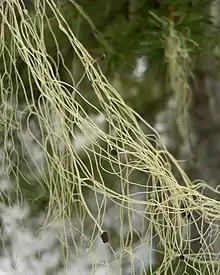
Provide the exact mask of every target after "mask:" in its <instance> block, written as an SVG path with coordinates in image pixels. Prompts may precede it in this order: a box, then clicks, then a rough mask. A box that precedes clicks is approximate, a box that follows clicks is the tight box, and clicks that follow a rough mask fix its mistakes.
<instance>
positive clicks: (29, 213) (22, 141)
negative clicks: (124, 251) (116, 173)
mask: <svg viewBox="0 0 220 275" xmlns="http://www.w3.org/2000/svg"><path fill="white" fill-rule="evenodd" d="M14 2H15V1H11V0H6V1H2V3H1V5H0V10H1V11H0V17H1V18H0V22H1V31H0V36H1V41H4V43H3V42H0V45H1V53H0V77H1V99H0V102H1V114H0V115H1V117H0V119H1V121H0V130H1V135H0V141H1V145H0V146H1V159H0V161H1V166H0V172H1V174H0V188H1V198H2V204H1V209H0V210H1V215H0V216H1V238H2V249H1V253H0V262H1V264H0V275H3V274H10V275H11V274H30V275H32V274H33V275H34V274H38V275H41V274H42V275H44V274H45V275H46V274H47V275H49V274H60V275H61V274H74V275H77V274H80V275H83V274H96V275H102V274H144V271H145V272H147V271H148V272H151V273H146V274H153V272H154V271H155V270H156V269H157V267H158V265H159V263H160V261H161V258H160V256H158V255H157V254H156V253H154V251H156V248H155V243H153V242H150V243H151V245H146V244H145V245H144V244H143V245H140V240H139V238H138V237H137V236H138V234H137V236H136V239H135V237H134V240H133V243H132V244H131V246H132V247H133V248H134V249H135V250H134V251H135V252H133V253H134V255H135V256H134V255H133V256H132V257H131V259H126V260H125V261H124V262H123V265H122V266H119V264H117V262H115V263H112V264H108V265H105V263H106V261H109V260H107V259H109V258H108V257H110V256H109V255H110V254H111V251H110V250H109V248H108V247H107V246H103V243H102V241H101V240H97V241H96V248H95V249H94V250H93V251H92V252H88V250H87V248H86V247H84V246H83V245H82V246H79V249H78V251H76V250H75V246H74V243H73V241H72V236H71V229H70V227H71V226H70V224H69V223H68V221H67V222H66V223H65V224H62V223H60V222H59V221H54V222H53V223H51V224H50V225H48V226H47V227H46V228H44V229H43V230H42V232H41V230H39V228H41V227H42V226H43V224H44V221H45V219H46V218H47V209H48V204H49V202H50V199H49V197H50V190H48V188H46V187H45V186H44V184H43V181H44V179H43V178H42V171H44V169H45V154H44V152H43V151H42V149H41V148H40V146H39V144H38V143H37V140H38V141H40V140H41V139H42V136H43V134H45V135H47V134H48V133H47V132H46V131H44V129H43V130H42V129H41V128H40V123H39V117H38V116H37V112H38V111H39V109H41V108H40V103H39V102H40V101H41V99H40V98H41V92H40V89H39V86H38V84H37V81H36V80H35V79H33V77H32V76H31V74H30V71H31V70H30V64H27V62H26V59H25V56H23V55H22V50H21V51H18V50H17V49H16V47H15V46H10V45H12V42H11V41H12V40H13V39H12V36H13V31H12V29H11V28H10V25H9V24H8V23H6V22H10V24H11V25H16V24H15V22H17V23H18V25H19V28H20V29H21V30H22V28H23V32H24V33H25V27H22V22H23V21H22V19H23V18H25V16H26V15H27V20H33V21H34V22H35V21H36V22H37V20H38V16H39V17H40V16H41V14H40V13H39V14H38V13H37V11H38V12H39V10H40V11H42V10H44V11H45V22H44V24H45V28H44V30H43V37H44V41H45V47H46V51H47V53H48V56H47V57H48V60H49V62H50V64H51V74H53V75H54V77H56V78H57V79H59V80H60V81H62V82H65V83H67V84H69V85H73V86H74V87H77V90H78V91H79V92H80V94H81V95H82V96H83V97H84V98H86V100H87V101H88V102H89V103H91V104H92V105H93V106H97V108H99V107H100V106H99V103H97V98H96V96H95V95H94V92H93V88H92V87H91V84H90V82H89V81H88V79H87V78H86V77H82V76H83V74H84V70H85V68H84V67H83V66H82V64H81V61H80V60H79V58H78V57H77V55H76V52H75V51H74V49H73V47H72V45H71V43H70V42H69V40H68V39H67V37H66V35H65V33H64V32H63V31H61V29H60V28H59V26H58V23H57V20H56V17H55V15H54V14H53V11H52V8H51V6H52V2H51V1H42V2H40V1H35V0H25V1H21V2H20V3H19V5H20V7H21V9H20V10H19V8H18V6H17V4H16V3H14ZM36 3H38V4H39V6H37V4H36ZM53 4H54V5H56V9H57V11H59V12H60V14H62V16H63V17H64V18H65V20H66V22H67V23H68V25H69V26H70V29H71V31H72V32H73V33H74V34H75V36H76V37H77V39H78V40H79V41H80V42H81V43H82V44H83V46H84V47H85V48H86V49H87V51H88V52H89V54H90V55H91V56H92V57H93V58H94V60H95V62H97V63H98V65H99V66H100V68H101V70H102V72H103V74H104V75H105V76H106V77H107V79H108V80H109V82H110V83H111V84H112V85H113V86H114V87H115V88H116V90H117V91H118V92H119V93H120V95H121V97H122V98H123V100H124V101H125V103H126V104H127V105H128V106H129V107H131V108H132V109H133V110H134V111H136V112H137V113H138V114H139V115H140V116H141V117H142V118H143V119H144V120H145V121H147V123H149V124H150V125H151V126H152V127H154V128H155V129H156V130H157V131H158V133H159V134H160V136H161V138H162V140H163V142H164V144H165V145H166V146H167V148H168V150H169V151H170V152H171V153H172V155H173V156H174V157H175V158H176V159H177V160H179V163H180V165H181V167H182V168H183V169H184V171H186V173H187V175H188V176H189V178H190V179H191V180H192V181H193V180H197V179H201V180H204V181H205V182H206V183H207V184H208V185H209V186H211V187H212V188H213V190H215V189H216V190H217V189H218V185H219V178H220V123H219V122H220V108H219V106H220V105H219V103H220V94H219V93H220V83H219V58H220V48H219V9H220V2H219V1H218V0H216V1H211V0H204V1H203V0H198V1H196V0H192V1H187V0H117V1H111V0H79V1H70V0H59V1H58V0H56V1H53ZM38 9H39V10H38ZM21 11H23V14H22V15H21ZM15 18H16V19H15ZM46 18H47V19H46ZM37 26H38V25H37V23H36V29H37ZM170 26H172V29H174V30H175V31H176V35H177V34H178V39H179V40H178V41H176V40H175V39H177V38H176V37H175V35H174V37H173V40H172V41H170V42H169V41H168V40H167V37H169V36H171V33H170ZM51 30H52V31H51ZM37 32H38V33H41V29H40V28H39V29H37ZM30 33H31V31H30ZM54 37H55V38H56V39H55V38H54ZM181 37H182V38H181ZM175 41H176V42H175ZM24 43H25V42H24ZM34 43H35V42H34ZM175 43H176V44H175ZM178 43H179V44H178ZM8 49H9V50H8ZM11 56H13V57H15V59H16V66H15V67H16V70H17V72H19V76H20V79H19V81H18V79H17V73H16V72H15V69H14V68H12V66H11V63H12V61H11V58H10V57H11ZM18 82H19V85H17V83H18ZM21 83H22V84H21ZM67 90H68V88H67ZM24 91H26V92H24ZM39 99H40V100H39ZM75 100H76V101H77V102H78V103H79V104H80V105H81V106H82V108H83V109H84V110H85V112H86V113H87V115H89V116H90V117H91V119H92V120H93V121H94V123H95V124H96V125H97V126H98V127H100V128H102V129H105V127H106V126H105V122H104V121H105V119H104V114H103V116H102V115H97V114H95V113H94V109H93V108H92V107H91V106H90V105H89V104H87V103H85V101H84V99H82V97H80V96H76V97H75ZM6 103H7V104H6ZM15 106H16V107H15ZM27 106H28V108H27ZM32 107H33V108H32ZM42 112H43V111H42ZM69 119H71V117H69ZM14 121H16V123H18V124H19V127H17V126H16V125H14V124H13V123H14ZM139 123H140V124H142V122H141V121H139ZM54 124H55V125H54V127H55V128H56V127H58V128H59V125H58V126H56V118H54ZM9 126H10V127H9ZM142 126H143V129H144V125H142ZM18 128H19V130H18ZM30 129H31V132H32V133H33V136H31V135H30ZM57 131H59V129H58V130H57ZM76 132H77V131H76ZM89 143H90V140H89V139H88V138H87V137H86V136H85V135H83V134H82V133H80V132H77V134H76V138H75V140H74V142H73V147H74V148H75V150H76V151H77V152H78V154H79V155H80V158H81V159H82V161H83V162H84V163H85V165H87V166H89V163H90V162H89V159H88V156H87V155H86V154H83V152H82V149H81V148H82V146H87V145H89ZM48 150H49V149H48ZM112 154H114V151H112ZM116 154H117V152H116ZM103 177H104V179H105V184H106V186H110V185H111V184H112V181H113V180H114V178H113V177H112V176H109V175H107V174H103ZM135 177H136V178H135V179H134V181H137V182H140V183H145V182H146V174H144V173H137V174H136V176H135ZM176 177H177V178H178V175H176ZM180 184H181V183H180ZM18 186H19V187H18ZM201 192H202V193H203V194H205V195H206V196H208V197H210V198H213V199H215V200H219V195H218V193H217V192H214V191H213V192H211V191H210V189H205V188H204V189H202V190H201ZM87 199H88V201H89V200H91V204H92V203H93V202H92V199H91V198H90V194H89V193H88V194H87ZM135 207H136V208H138V207H139V208H140V207H141V206H140V205H135V206H134V208H135ZM119 212H120V209H117V206H116V205H114V204H112V205H110V206H109V208H108V211H107V214H106V219H105V227H106V228H108V230H109V234H110V235H111V236H112V242H113V243H114V242H115V243H114V247H115V251H117V245H118V246H120V244H118V243H117V238H116V237H117V234H119V235H120V234H125V235H124V238H125V239H126V238H127V237H126V236H127V235H126V232H124V233H123V232H122V231H121V229H120V228H121V221H120V219H121V217H120V214H116V213H119ZM75 218H76V219H75V221H74V222H75V223H76V224H77V218H78V219H81V218H82V217H81V216H80V217H75ZM139 218H140V217H138V216H136V217H135V215H134V217H133V219H134V220H133V226H134V231H135V232H139V233H140V231H141V230H142V229H141V228H140V227H139V224H138V221H139ZM85 226H88V224H87V223H86V222H85ZM64 227H65V232H67V237H66V238H67V239H66V241H67V242H68V244H69V245H70V252H69V260H68V263H63V261H62V258H63V255H64V254H65V253H66V252H65V249H66V248H65V247H64V248H63V246H62V244H61V242H60V239H62V236H61V235H62V230H63V228H64ZM58 228H60V230H58ZM81 230H84V229H82V228H81ZM192 230H195V229H192ZM125 231H126V230H125ZM85 232H86V230H85ZM140 234H141V233H140ZM81 235H82V234H81ZM81 235H80V234H79V238H81V237H80V236H81ZM192 235H193V233H192ZM114 236H116V237H115V241H114ZM145 237H146V235H145ZM127 242H128V243H129V241H128V240H127ZM192 250H193V251H198V243H194V244H192ZM140 259H141V260H140ZM131 261H132V262H133V263H134V264H133V265H134V270H131V269H130V268H129V265H127V263H130V262H131ZM65 264H66V265H67V266H68V270H67V271H66V267H64V265H65ZM150 265H151V266H153V269H151V270H150V271H149V266H150ZM94 266H95V267H94ZM143 270H144V271H143ZM184 270H187V272H188V274H206V273H196V272H195V271H193V269H190V268H189V267H188V269H186V266H181V267H180V268H179V269H178V270H177V272H176V273H174V271H172V270H169V271H168V273H160V274H177V275H179V274H183V273H182V272H183V271H184ZM141 272H142V273H141ZM201 272H202V271H201ZM207 274H209V273H208V272H207Z"/></svg>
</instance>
